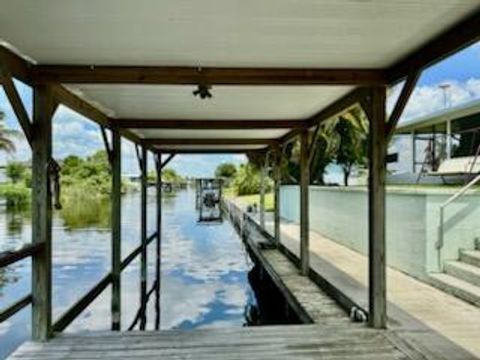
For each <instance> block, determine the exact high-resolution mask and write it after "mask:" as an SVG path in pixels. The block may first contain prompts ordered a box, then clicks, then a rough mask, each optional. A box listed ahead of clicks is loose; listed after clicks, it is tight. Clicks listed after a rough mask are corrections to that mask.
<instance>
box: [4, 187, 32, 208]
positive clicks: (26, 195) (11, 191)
mask: <svg viewBox="0 0 480 360" xmlns="http://www.w3.org/2000/svg"><path fill="white" fill-rule="evenodd" d="M0 196H1V197H3V198H4V199H5V200H6V202H7V208H9V209H24V208H26V207H27V206H28V205H29V204H30V199H31V191H30V189H29V188H27V187H26V186H25V185H24V184H6V185H3V186H2V188H1V189H0Z"/></svg>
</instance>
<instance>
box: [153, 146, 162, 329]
mask: <svg viewBox="0 0 480 360" xmlns="http://www.w3.org/2000/svg"><path fill="white" fill-rule="evenodd" d="M155 164H156V170H157V248H156V263H155V265H156V267H155V277H156V288H155V290H156V298H155V300H156V301H155V315H156V317H155V330H160V295H161V292H160V290H161V288H160V285H161V276H162V273H161V265H162V260H161V259H162V258H161V254H162V154H161V153H160V152H159V153H158V154H157V158H156V163H155Z"/></svg>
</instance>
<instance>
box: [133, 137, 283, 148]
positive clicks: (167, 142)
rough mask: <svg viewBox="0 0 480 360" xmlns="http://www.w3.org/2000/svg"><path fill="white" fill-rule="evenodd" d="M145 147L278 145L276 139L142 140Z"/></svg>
mask: <svg viewBox="0 0 480 360" xmlns="http://www.w3.org/2000/svg"><path fill="white" fill-rule="evenodd" d="M141 142H142V144H145V145H153V146H155V145H158V146H162V145H216V146H218V145H274V144H276V143H278V140H277V139H238V138H237V139H224V138H212V139H172V138H166V139H142V140H141Z"/></svg>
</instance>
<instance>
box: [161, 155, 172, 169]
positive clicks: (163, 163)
mask: <svg viewBox="0 0 480 360" xmlns="http://www.w3.org/2000/svg"><path fill="white" fill-rule="evenodd" d="M175 155H176V154H175V153H171V154H170V155H168V158H167V160H165V161H164V162H162V163H161V164H160V170H162V169H163V168H164V167H165V166H167V165H168V163H169V162H170V161H172V160H173V158H174V157H175Z"/></svg>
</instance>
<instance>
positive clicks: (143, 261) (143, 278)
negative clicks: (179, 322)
mask: <svg viewBox="0 0 480 360" xmlns="http://www.w3.org/2000/svg"><path fill="white" fill-rule="evenodd" d="M140 164H141V166H140V170H141V172H142V174H141V190H140V193H141V204H140V208H141V209H140V214H141V221H140V231H141V239H142V240H141V241H142V244H141V245H142V251H141V255H140V307H142V309H143V310H145V307H146V301H147V187H148V178H147V149H146V148H145V146H142V147H141V156H140ZM145 313H146V311H142V316H141V318H140V330H145V326H146V318H145Z"/></svg>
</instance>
